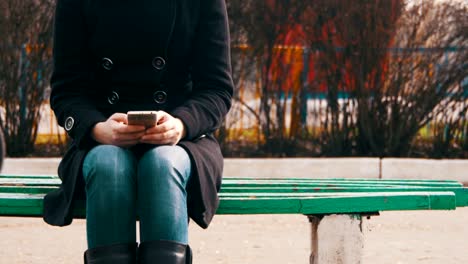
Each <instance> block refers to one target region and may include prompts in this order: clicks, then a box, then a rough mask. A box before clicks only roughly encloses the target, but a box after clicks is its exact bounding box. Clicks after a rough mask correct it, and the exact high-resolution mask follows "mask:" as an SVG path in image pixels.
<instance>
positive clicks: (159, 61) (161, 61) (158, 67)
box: [152, 57, 166, 71]
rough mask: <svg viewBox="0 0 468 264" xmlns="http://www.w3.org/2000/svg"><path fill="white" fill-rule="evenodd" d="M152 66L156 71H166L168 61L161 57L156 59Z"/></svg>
mask: <svg viewBox="0 0 468 264" xmlns="http://www.w3.org/2000/svg"><path fill="white" fill-rule="evenodd" d="M152 64H153V67H154V68H155V69H156V70H158V71H160V70H162V69H164V66H166V61H165V60H164V59H163V58H161V57H156V58H154V59H153V62H152Z"/></svg>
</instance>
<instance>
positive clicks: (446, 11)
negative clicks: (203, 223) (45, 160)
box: [0, 0, 468, 158]
mask: <svg viewBox="0 0 468 264" xmlns="http://www.w3.org/2000/svg"><path fill="white" fill-rule="evenodd" d="M227 4H228V12H229V16H230V30H231V48H232V66H233V77H234V81H235V85H236V87H237V90H236V92H235V96H234V105H233V108H232V110H231V112H230V113H229V116H228V117H227V118H226V120H225V122H224V124H223V125H222V126H221V128H220V129H219V131H218V132H217V137H218V139H219V141H220V142H221V145H222V148H223V152H224V154H225V156H226V157H295V156H302V157H336V156H374V157H425V158H468V1H466V0H461V1H453V0H452V1H441V0H439V1H435V0H423V1H421V0H413V1H409V0H406V1H405V0H362V1H345V0H313V1H310V0H261V1H260V0H227ZM54 6H55V1H54V0H0V36H1V38H0V106H1V107H0V127H1V131H2V132H3V134H4V142H3V144H2V147H1V148H0V151H3V152H2V153H5V152H6V153H7V154H8V156H11V157H21V156H59V155H61V154H62V153H63V152H64V151H65V149H66V147H67V144H69V142H68V141H69V139H68V138H67V136H66V134H65V133H64V131H63V129H61V128H59V127H58V126H57V124H56V121H55V117H54V116H53V113H52V111H51V110H50V107H49V104H48V97H49V94H50V88H49V78H50V74H51V71H52V58H51V57H52V34H53V13H54V8H55V7H54ZM5 146H6V150H5Z"/></svg>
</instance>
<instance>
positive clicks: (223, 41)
mask: <svg viewBox="0 0 468 264" xmlns="http://www.w3.org/2000/svg"><path fill="white" fill-rule="evenodd" d="M199 12H200V19H199V22H198V26H197V29H196V32H195V37H194V42H193V48H192V56H191V58H192V63H191V65H192V72H191V74H192V81H193V90H192V95H191V96H190V98H189V99H188V100H187V101H186V102H185V103H184V104H183V105H181V106H179V107H177V108H176V109H174V111H172V114H173V115H174V116H176V117H178V118H180V119H181V120H182V122H183V123H184V124H185V127H186V139H187V140H191V139H194V138H196V137H198V136H200V135H201V134H204V133H210V132H213V131H214V130H216V129H217V128H218V127H219V126H220V124H221V123H222V121H223V119H224V118H225V116H226V114H227V112H228V111H229V109H230V107H231V98H232V95H233V90H234V85H233V81H232V76H231V54H230V39H229V25H228V18H227V11H226V3H225V0H200V11H199Z"/></svg>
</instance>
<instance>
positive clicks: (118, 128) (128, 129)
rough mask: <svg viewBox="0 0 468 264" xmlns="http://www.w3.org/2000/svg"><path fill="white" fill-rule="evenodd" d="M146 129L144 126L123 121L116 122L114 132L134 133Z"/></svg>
mask: <svg viewBox="0 0 468 264" xmlns="http://www.w3.org/2000/svg"><path fill="white" fill-rule="evenodd" d="M144 131H145V127H144V126H130V125H125V124H122V123H114V125H113V132H114V133H118V134H132V133H138V132H144Z"/></svg>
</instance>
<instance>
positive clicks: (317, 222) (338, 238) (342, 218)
mask: <svg viewBox="0 0 468 264" xmlns="http://www.w3.org/2000/svg"><path fill="white" fill-rule="evenodd" d="M308 217H309V221H310V223H311V227H312V230H311V232H312V240H311V242H312V244H311V254H310V264H331V263H333V264H358V263H361V260H362V250H363V247H364V236H363V234H362V218H361V216H360V215H327V216H315V215H314V216H308Z"/></svg>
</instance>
